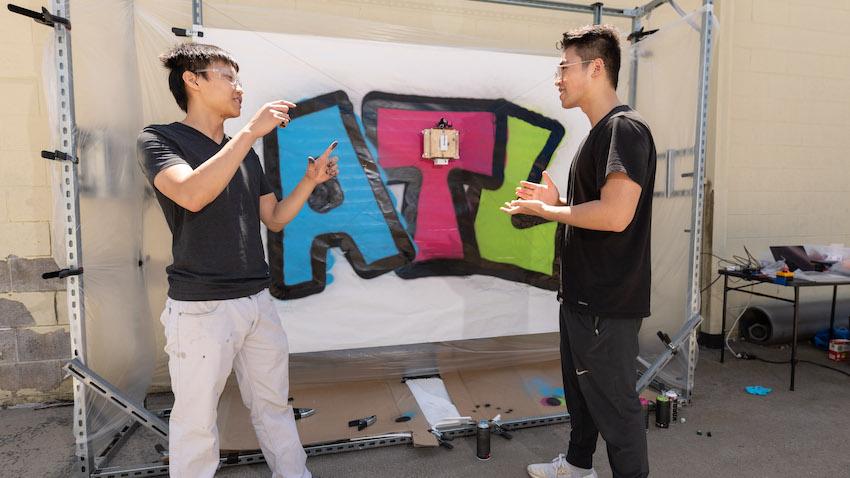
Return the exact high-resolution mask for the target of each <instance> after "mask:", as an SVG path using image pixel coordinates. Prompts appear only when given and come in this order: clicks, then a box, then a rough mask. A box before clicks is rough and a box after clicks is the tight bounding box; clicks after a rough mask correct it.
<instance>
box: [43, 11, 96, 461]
mask: <svg viewBox="0 0 850 478" xmlns="http://www.w3.org/2000/svg"><path fill="white" fill-rule="evenodd" d="M69 3H70V1H69V0H54V1H53V14H54V15H56V16H58V17H63V18H67V19H69V20H70V18H71V12H70V8H69ZM53 32H54V46H55V58H54V63H55V67H56V75H57V78H56V79H57V85H56V88H57V91H56V95H57V101H58V106H59V109H58V115H59V118H58V119H59V123H58V124H59V131H58V137H59V144H58V145H57V148H56V149H57V150H59V151H61V152H63V153H66V154H67V155H68V156H71V157H74V158H76V156H77V135H76V121H75V119H74V75H73V68H72V66H71V32H70V31H69V30H68V29H67V28H66V27H65V26H64V25H62V24H61V23H56V25H55V26H54V30H53ZM59 164H60V167H61V168H62V174H61V177H62V179H61V183H60V184H59V188H60V191H61V195H62V203H61V206H60V207H61V210H62V212H61V218H60V219H59V221H60V223H61V224H62V236H63V237H64V241H63V242H64V244H65V261H66V262H67V267H68V268H69V269H76V268H79V267H81V265H82V246H81V244H80V195H79V179H78V176H77V165H76V164H74V162H72V161H61V162H60V163H59ZM65 287H66V289H67V296H68V299H67V300H68V315H69V317H68V323H69V324H70V327H71V358H72V359H77V360H79V361H80V362H81V363H86V317H85V302H84V298H83V276H82V275H78V276H69V277H68V278H67V279H66V282H65ZM73 390H74V418H73V419H74V441H75V443H76V451H75V454H76V459H75V460H74V466H73V474H74V476H79V477H83V476H84V477H88V476H89V474H90V473H91V472H92V471H94V470H93V466H94V450H92V449H91V445H92V444H91V440H90V438H89V424H88V405H89V402H90V399H91V397H90V396H89V395H88V392H87V390H86V387H85V386H84V385H83V384H82V383H81V382H80V381H79V380H76V379H75V380H74V385H73Z"/></svg>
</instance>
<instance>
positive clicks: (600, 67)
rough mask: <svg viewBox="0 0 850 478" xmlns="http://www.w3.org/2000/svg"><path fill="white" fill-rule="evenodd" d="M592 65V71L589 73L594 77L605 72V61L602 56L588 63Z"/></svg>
mask: <svg viewBox="0 0 850 478" xmlns="http://www.w3.org/2000/svg"><path fill="white" fill-rule="evenodd" d="M590 65H591V66H592V67H593V72H591V75H592V76H593V77H594V78H596V77H598V76H600V75H602V74H603V73H604V72H605V61H604V60H603V59H602V58H596V59H594V60H593V63H591V64H590Z"/></svg>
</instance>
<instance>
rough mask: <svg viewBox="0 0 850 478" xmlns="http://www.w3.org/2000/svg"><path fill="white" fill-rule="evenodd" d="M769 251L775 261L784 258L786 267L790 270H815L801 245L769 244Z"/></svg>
mask: <svg viewBox="0 0 850 478" xmlns="http://www.w3.org/2000/svg"><path fill="white" fill-rule="evenodd" d="M770 253H771V254H773V258H774V259H775V260H777V261H779V260H783V259H784V260H785V264H787V265H788V269H790V270H792V271H795V270H797V269H800V270H803V271H813V270H815V265H814V264H812V261H811V259H809V255H808V254H806V249H805V248H803V246H770Z"/></svg>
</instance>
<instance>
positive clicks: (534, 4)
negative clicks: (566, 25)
mask: <svg viewBox="0 0 850 478" xmlns="http://www.w3.org/2000/svg"><path fill="white" fill-rule="evenodd" d="M472 1H473V2H484V3H495V4H498V5H513V6H515V7H529V8H542V9H545V10H557V11H560V12H573V13H587V14H588V15H593V13H594V7H593V6H592V5H581V4H577V3H561V2H553V1H550V0H472ZM602 15H603V16H605V15H607V16H611V17H622V18H634V17H635V16H637V15H638V9H637V8H611V7H604V6H603V7H602Z"/></svg>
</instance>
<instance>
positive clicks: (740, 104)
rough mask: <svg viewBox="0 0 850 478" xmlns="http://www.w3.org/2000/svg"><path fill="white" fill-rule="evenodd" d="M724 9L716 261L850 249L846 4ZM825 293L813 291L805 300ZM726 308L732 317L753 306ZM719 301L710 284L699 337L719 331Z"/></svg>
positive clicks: (726, 3) (735, 2)
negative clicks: (838, 246)
mask: <svg viewBox="0 0 850 478" xmlns="http://www.w3.org/2000/svg"><path fill="white" fill-rule="evenodd" d="M718 6H719V14H720V42H719V45H718V48H719V56H718V64H717V68H718V70H717V76H716V78H715V79H716V81H717V85H716V86H717V90H716V94H715V97H714V101H715V105H714V106H715V115H714V125H713V126H714V135H713V139H714V142H713V144H712V147H713V151H714V154H713V156H712V158H711V162H710V163H709V168H708V175H709V180H710V182H711V185H712V187H713V196H714V209H713V211H710V214H712V217H711V218H710V219H711V222H712V223H713V225H714V230H713V232H712V234H711V242H712V244H711V249H712V252H714V253H715V254H717V255H719V256H721V257H731V256H732V255H735V254H737V255H744V249H743V248H744V246H746V247H747V248H748V249H749V250H750V251H752V252H753V254H756V255H759V253H761V252H766V251H767V250H768V246H769V245H796V244H831V243H843V244H845V245H846V246H850V159H848V155H847V150H848V146H850V134H848V131H850V115H848V114H847V113H848V111H850V29H848V25H850V2H847V1H846V0H817V1H809V0H720V2H719V5H718ZM717 265H718V263H717V261H714V262H713V269H716V268H717ZM713 276H714V275H712V277H713ZM839 290H840V293H841V294H842V296H844V297H847V296H848V295H849V294H850V288H846V289H845V290H843V291H841V289H839ZM764 291H765V292H771V293H784V294H787V293H788V291H785V290H784V288H780V287H768V288H766V290H764ZM829 294H831V291H826V290H822V291H815V290H811V291H809V290H807V291H805V292H804V293H803V294H802V297H803V299H804V300H811V299H823V298H825V295H829ZM703 297H704V299H708V294H704V296H703ZM730 298H733V301H732V306H731V307H730V311H732V312H737V311H738V309H740V308H741V307H742V306H744V305H746V304H747V301H748V300H749V299H747V298H746V297H744V296H740V295H738V296H734V297H733V296H732V295H730ZM721 299H722V286H720V285H715V286H714V287H713V288H712V292H711V295H710V305H709V306H708V309H709V316H708V318H709V322H708V323H707V324H704V325H703V331H706V332H709V331H710V333H719V331H720V314H721V302H720V301H721ZM755 301H758V299H755ZM704 312H706V309H705V308H704ZM735 316H736V315H732V317H733V318H734V317H735ZM844 319H846V318H844ZM844 323H845V324H846V322H844Z"/></svg>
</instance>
